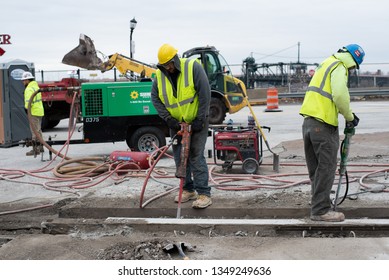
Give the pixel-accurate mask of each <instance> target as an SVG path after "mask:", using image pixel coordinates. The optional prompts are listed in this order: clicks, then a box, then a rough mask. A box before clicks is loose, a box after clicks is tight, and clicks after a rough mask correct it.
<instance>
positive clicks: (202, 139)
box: [170, 124, 211, 196]
mask: <svg viewBox="0 0 389 280" xmlns="http://www.w3.org/2000/svg"><path fill="white" fill-rule="evenodd" d="M172 133H174V134H175V132H174V131H170V134H171V135H172ZM174 134H173V135H172V136H174ZM207 138H208V124H207V125H206V126H205V127H204V128H203V129H202V130H201V131H199V132H193V133H192V135H191V141H190V151H189V159H188V164H187V168H186V178H185V184H184V190H186V191H190V192H193V191H197V193H198V194H204V195H207V196H211V187H209V186H208V180H209V175H208V165H207V162H206V160H205V156H204V150H205V144H206V142H207ZM172 147H173V155H174V161H175V163H176V166H177V165H178V164H179V162H180V153H181V142H180V141H178V144H177V145H172ZM192 174H193V178H192Z"/></svg>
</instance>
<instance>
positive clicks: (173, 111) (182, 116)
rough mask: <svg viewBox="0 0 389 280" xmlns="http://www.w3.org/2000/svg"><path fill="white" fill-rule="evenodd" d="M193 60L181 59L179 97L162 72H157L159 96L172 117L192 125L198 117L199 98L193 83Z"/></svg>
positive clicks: (178, 83)
mask: <svg viewBox="0 0 389 280" xmlns="http://www.w3.org/2000/svg"><path fill="white" fill-rule="evenodd" d="M194 63H195V60H193V59H190V60H189V59H186V58H181V59H180V65H181V73H180V74H179V75H178V78H177V97H175V96H174V95H173V86H172V84H171V83H170V81H169V79H168V78H167V77H166V75H165V74H164V73H162V71H161V70H159V69H158V70H157V71H156V76H157V81H158V95H159V98H160V99H161V101H162V103H163V104H164V105H165V107H166V109H167V110H168V111H169V113H170V115H172V117H173V118H175V119H177V120H178V121H180V122H181V121H185V122H187V123H191V122H192V121H193V120H194V119H195V118H196V116H197V110H198V108H199V98H198V96H197V94H196V90H195V87H194V82H193V64H194Z"/></svg>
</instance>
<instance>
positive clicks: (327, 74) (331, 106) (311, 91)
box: [300, 56, 348, 126]
mask: <svg viewBox="0 0 389 280" xmlns="http://www.w3.org/2000/svg"><path fill="white" fill-rule="evenodd" d="M339 64H343V63H342V61H340V60H338V59H336V58H335V57H334V56H330V57H329V58H327V59H326V60H324V61H323V62H322V63H321V64H320V65H319V67H318V68H317V69H316V72H315V75H314V76H313V77H312V80H311V82H310V83H309V86H308V90H307V92H306V93H305V98H304V102H303V105H302V106H301V109H300V114H301V115H303V116H310V117H314V118H316V119H318V120H321V121H323V122H325V123H328V124H330V125H332V126H338V109H337V107H336V105H335V103H334V102H333V101H332V90H331V72H332V71H333V70H334V69H335V68H336V67H337V66H338V65H339ZM344 67H346V66H344ZM346 73H347V75H348V71H346Z"/></svg>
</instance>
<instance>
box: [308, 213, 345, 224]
mask: <svg viewBox="0 0 389 280" xmlns="http://www.w3.org/2000/svg"><path fill="white" fill-rule="evenodd" d="M344 218H345V217H344V214H343V213H342V212H335V211H331V210H330V211H328V212H327V213H325V214H324V215H311V220H312V221H322V222H343V221H344Z"/></svg>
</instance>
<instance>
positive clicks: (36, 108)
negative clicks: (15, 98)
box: [24, 81, 45, 117]
mask: <svg viewBox="0 0 389 280" xmlns="http://www.w3.org/2000/svg"><path fill="white" fill-rule="evenodd" d="M38 89H39V86H38V83H37V82H36V81H31V82H30V83H29V84H28V85H27V87H26V89H25V90H24V107H25V108H26V109H28V103H29V102H30V98H31V96H32V95H33V94H34V92H35V91H37V90H38ZM31 115H33V116H37V117H43V116H44V115H45V111H44V109H43V102H42V94H41V93H40V92H39V93H38V94H36V95H35V97H34V99H33V100H32V102H31Z"/></svg>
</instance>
